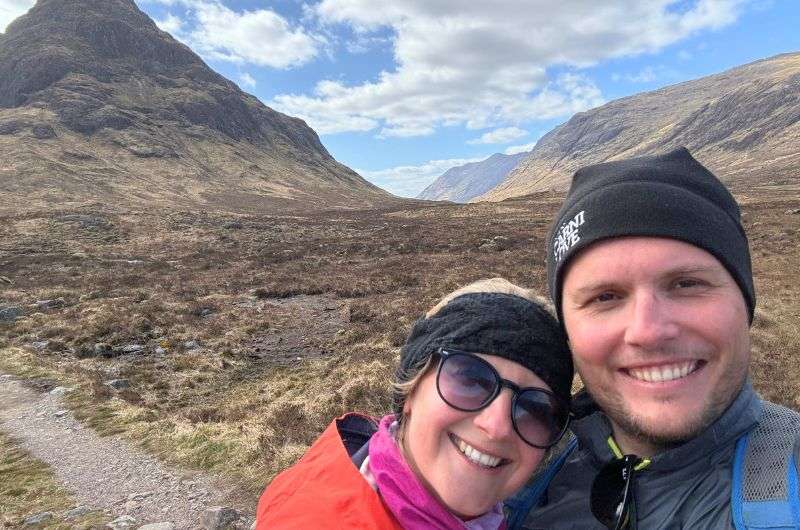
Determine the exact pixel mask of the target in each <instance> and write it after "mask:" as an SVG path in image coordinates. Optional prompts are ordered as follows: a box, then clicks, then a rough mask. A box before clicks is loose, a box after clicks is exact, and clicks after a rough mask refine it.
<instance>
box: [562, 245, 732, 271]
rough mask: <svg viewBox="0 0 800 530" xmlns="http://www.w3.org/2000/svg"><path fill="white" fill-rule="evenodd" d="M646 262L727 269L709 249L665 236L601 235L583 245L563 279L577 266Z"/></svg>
mask: <svg viewBox="0 0 800 530" xmlns="http://www.w3.org/2000/svg"><path fill="white" fill-rule="evenodd" d="M644 263H647V265H648V266H649V267H653V266H658V268H659V270H660V271H661V272H663V273H672V272H692V271H696V272H700V271H703V270H712V269H713V270H721V271H725V270H726V269H725V267H724V265H723V264H722V263H721V262H720V261H719V259H717V258H716V257H715V256H714V255H713V254H711V253H710V252H708V251H707V250H705V249H703V248H701V247H698V246H696V245H692V244H691V243H687V242H685V241H681V240H678V239H672V238H666V237H651V236H624V237H613V238H606V239H601V240H599V241H595V242H593V243H592V244H591V245H588V246H586V247H585V248H582V249H581V250H580V251H578V253H577V254H576V255H575V256H574V257H573V258H572V260H571V261H570V262H569V263H568V264H567V266H566V268H565V270H564V276H563V278H564V280H565V281H566V279H567V276H569V273H570V272H571V271H572V270H574V269H575V268H576V267H580V268H582V269H583V268H591V269H593V270H592V272H593V274H600V275H602V272H603V271H604V270H606V269H607V268H609V267H613V268H615V269H621V270H627V271H635V270H637V269H638V268H641V267H642V266H643V264H644Z"/></svg>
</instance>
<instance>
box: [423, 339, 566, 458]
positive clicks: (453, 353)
mask: <svg viewBox="0 0 800 530" xmlns="http://www.w3.org/2000/svg"><path fill="white" fill-rule="evenodd" d="M436 354H437V355H438V356H439V367H438V368H437V369H436V391H437V392H438V393H439V397H440V398H441V399H442V401H444V402H445V403H446V404H447V405H448V406H449V407H452V408H454V409H456V410H460V411H462V412H478V411H480V410H483V409H485V408H486V407H488V406H489V405H491V404H492V402H493V401H494V400H495V399H497V396H499V395H500V392H502V391H503V388H508V389H510V390H511V392H512V393H513V397H512V398H511V411H510V416H511V425H512V426H513V427H514V432H516V433H517V436H519V437H520V439H521V440H522V441H523V442H525V443H526V444H528V445H530V446H531V447H536V448H537V449H549V448H550V447H553V446H554V445H556V444H557V443H558V442H559V440H561V438H562V437H563V436H564V433H566V432H567V428H569V423H570V420H571V418H572V415H571V413H570V412H569V406H567V404H566V403H564V402H563V400H562V399H560V398H559V397H558V396H557V395H555V394H554V393H553V392H551V391H550V390H547V389H545V388H539V387H535V386H530V387H525V388H522V387H520V386H519V385H518V384H516V383H514V382H513V381H509V380H508V379H504V378H502V377H500V374H499V373H498V372H497V369H495V367H494V366H492V364H491V363H490V362H488V361H487V360H486V359H483V358H481V357H479V356H478V355H476V354H474V353H472V352H467V351H462V350H456V349H453V348H439V349H438V351H437V352H436ZM457 356H464V357H469V358H471V359H474V360H476V361H478V362H480V363H481V364H483V365H485V366H486V367H487V368H489V370H490V372H491V373H492V374H493V375H494V378H495V381H497V385H496V388H495V389H494V391H493V392H492V394H491V395H490V396H489V398H487V399H486V401H485V402H484V403H482V404H481V406H480V407H478V408H475V409H468V408H463V407H458V406H456V405H454V404H452V403H450V402H449V401H448V400H447V399H446V398H445V397H444V394H442V389H441V387H440V384H439V380H440V378H441V375H442V367H443V366H444V363H445V361H447V359H449V358H452V357H457ZM528 391H533V392H539V393H542V394H546V395H547V396H548V397H550V398H551V399H552V400H553V401H555V402H556V403H558V404H559V405H560V406H561V407H563V409H564V410H565V411H567V414H566V420H565V421H564V425H563V426H562V427H561V430H560V431H559V432H558V434H557V436H555V438H554V439H553V441H551V442H550V443H548V444H547V445H538V444H535V443H533V442H530V441H528V440H526V439H525V437H524V436H522V433H520V430H519V428H518V427H517V420H516V419H515V418H514V407H515V406H516V404H517V399H518V398H519V396H520V395H522V393H523V392H528Z"/></svg>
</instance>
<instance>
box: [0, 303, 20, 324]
mask: <svg viewBox="0 0 800 530" xmlns="http://www.w3.org/2000/svg"><path fill="white" fill-rule="evenodd" d="M23 314H24V313H23V311H22V309H20V308H19V307H14V306H12V307H0V322H14V321H15V320H16V319H18V318H19V317H21V316H22V315H23Z"/></svg>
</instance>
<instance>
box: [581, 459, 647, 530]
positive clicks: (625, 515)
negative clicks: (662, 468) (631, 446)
mask: <svg viewBox="0 0 800 530" xmlns="http://www.w3.org/2000/svg"><path fill="white" fill-rule="evenodd" d="M640 462H642V459H641V458H639V457H638V456H635V455H624V456H623V457H622V458H620V459H617V460H612V461H611V462H609V463H608V464H606V465H605V466H604V467H603V469H601V470H600V471H599V472H598V473H597V476H595V479H594V480H593V481H592V488H591V492H592V493H591V494H590V496H589V504H590V508H591V511H592V515H594V517H595V519H597V521H598V522H600V523H601V524H602V525H603V526H605V527H606V528H608V529H609V530H623V529H625V528H629V523H630V511H631V509H630V505H631V502H632V500H633V494H632V490H633V475H634V474H635V473H636V466H637V465H638V464H639V463H640ZM610 466H614V467H617V466H619V467H620V469H619V471H616V470H614V473H615V474H616V473H622V492H621V496H622V498H621V499H620V501H619V503H617V505H616V506H615V507H614V515H613V517H612V518H610V519H609V520H608V521H604V520H603V519H605V517H600V516H598V515H597V512H599V511H601V510H600V509H599V508H598V507H596V506H595V505H596V503H597V502H598V501H596V500H595V498H596V496H595V495H594V490H595V488H602V489H607V488H608V487H609V486H608V485H607V484H605V485H602V486H601V485H599V484H598V483H597V479H598V478H599V477H600V475H601V474H603V473H604V472H605V473H608V471H606V468H608V467H610Z"/></svg>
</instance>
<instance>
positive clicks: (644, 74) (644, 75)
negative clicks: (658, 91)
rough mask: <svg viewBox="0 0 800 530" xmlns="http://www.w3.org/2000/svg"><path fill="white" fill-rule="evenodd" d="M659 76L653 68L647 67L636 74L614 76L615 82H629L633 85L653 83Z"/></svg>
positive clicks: (612, 77)
mask: <svg viewBox="0 0 800 530" xmlns="http://www.w3.org/2000/svg"><path fill="white" fill-rule="evenodd" d="M657 77H658V76H657V75H656V71H655V69H654V68H653V67H652V66H646V67H644V68H642V69H641V70H640V71H639V72H637V73H635V74H613V75H612V76H611V79H613V80H614V81H629V82H631V83H652V82H653V81H655V80H656V78H657Z"/></svg>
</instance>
